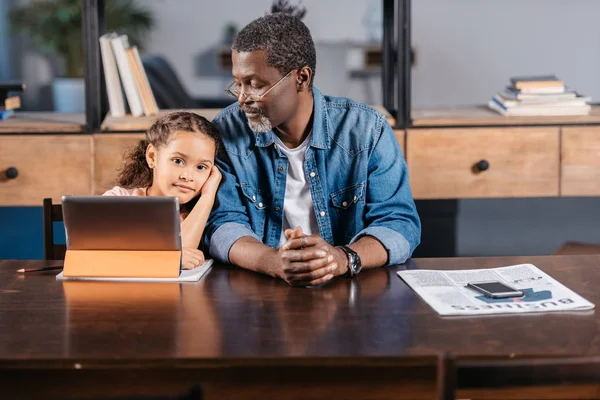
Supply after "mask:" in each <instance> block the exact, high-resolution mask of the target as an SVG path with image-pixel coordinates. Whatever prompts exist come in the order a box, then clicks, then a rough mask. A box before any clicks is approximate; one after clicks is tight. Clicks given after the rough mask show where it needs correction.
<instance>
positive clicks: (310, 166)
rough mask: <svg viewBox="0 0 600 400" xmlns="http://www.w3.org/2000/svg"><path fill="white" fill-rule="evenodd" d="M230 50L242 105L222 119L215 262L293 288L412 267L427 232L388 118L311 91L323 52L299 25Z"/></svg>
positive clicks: (291, 23)
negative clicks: (373, 270)
mask: <svg viewBox="0 0 600 400" xmlns="http://www.w3.org/2000/svg"><path fill="white" fill-rule="evenodd" d="M232 50H233V53H232V60H233V69H232V72H233V76H234V79H235V80H234V82H233V83H232V84H231V85H230V86H229V88H228V89H227V91H228V92H229V93H230V94H232V95H233V96H234V97H236V98H237V100H238V102H237V103H236V104H232V105H231V106H229V107H227V108H226V109H224V110H223V111H222V112H221V113H219V115H217V117H216V118H215V120H214V122H215V123H216V124H217V126H218V128H219V130H220V131H221V134H222V138H223V144H224V148H225V151H224V152H223V154H222V155H221V156H220V157H219V159H218V160H217V165H218V166H219V167H220V168H221V170H222V172H223V179H222V182H221V187H220V188H219V191H218V193H217V199H216V201H215V206H214V208H213V212H212V213H211V216H210V218H209V223H208V226H207V229H206V235H207V245H208V248H209V250H210V253H211V254H212V255H213V257H215V258H216V259H217V260H219V261H222V262H230V263H233V264H236V265H238V266H241V267H243V268H247V269H250V270H253V271H257V272H261V273H264V274H268V275H271V276H274V277H279V278H282V279H284V280H285V281H286V282H288V283H289V284H291V285H294V286H307V285H308V286H312V285H319V284H323V283H325V282H327V281H329V280H331V279H332V278H334V277H335V276H342V275H343V276H349V277H351V276H354V275H356V274H357V273H358V272H360V270H361V268H374V267H379V266H383V265H391V264H399V263H403V262H404V261H406V259H407V258H408V257H410V255H411V254H412V252H413V250H414V249H415V247H416V246H417V245H418V244H419V241H420V233H421V225H420V221H419V217H418V215H417V212H416V209H415V205H414V202H413V199H412V195H411V192H410V187H409V183H408V174H407V169H406V163H405V161H404V158H403V156H402V153H401V151H400V147H399V145H398V142H397V141H396V138H395V136H394V134H393V132H392V129H391V127H390V126H389V124H388V123H387V122H386V120H385V118H384V117H383V116H382V115H381V114H380V113H378V112H376V111H375V110H373V109H372V108H370V107H367V106H365V105H364V104H361V103H358V102H355V101H352V100H350V99H345V98H333V97H327V96H324V95H322V94H321V93H320V92H319V90H318V89H316V88H315V87H313V79H314V74H315V66H316V55H315V46H314V43H313V40H312V37H311V35H310V32H309V30H308V28H307V27H306V25H304V24H303V23H302V22H301V21H300V20H299V19H298V18H296V17H294V16H291V15H289V14H283V13H275V14H269V15H266V16H264V17H261V18H258V19H257V20H255V21H253V22H251V23H250V24H248V25H247V26H246V27H245V28H244V29H242V30H241V31H240V32H239V33H238V35H237V36H236V38H235V40H234V42H233V45H232Z"/></svg>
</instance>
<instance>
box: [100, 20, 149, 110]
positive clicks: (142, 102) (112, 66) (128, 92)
mask: <svg viewBox="0 0 600 400" xmlns="http://www.w3.org/2000/svg"><path fill="white" fill-rule="evenodd" d="M99 40H100V51H101V53H102V65H103V68H104V76H105V81H106V91H107V95H108V102H109V107H110V115H111V116H113V117H123V116H125V114H126V111H125V105H126V104H127V105H128V106H129V110H130V112H131V115H132V116H134V117H140V116H142V115H146V116H151V115H156V114H157V113H158V105H157V103H156V99H155V98H154V94H153V93H152V88H151V87H150V82H149V81H148V77H147V75H146V71H145V70H144V66H143V64H142V61H141V58H140V56H139V52H138V49H137V47H135V46H133V47H132V46H130V45H129V40H128V37H127V35H117V34H116V33H114V32H113V33H107V34H105V35H102V36H101V37H100V39H99ZM123 93H124V95H123Z"/></svg>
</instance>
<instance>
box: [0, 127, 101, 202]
mask: <svg viewBox="0 0 600 400" xmlns="http://www.w3.org/2000/svg"><path fill="white" fill-rule="evenodd" d="M91 159H92V137H91V136H90V135H79V134H72V135H7V136H0V206H7V205H11V206H12V205H14V206H20V205H24V206H41V205H42V200H43V199H44V198H45V197H51V198H52V199H53V201H54V202H55V203H59V202H60V200H61V197H62V196H63V195H90V193H91V188H92V169H91ZM15 172H16V176H14V175H15Z"/></svg>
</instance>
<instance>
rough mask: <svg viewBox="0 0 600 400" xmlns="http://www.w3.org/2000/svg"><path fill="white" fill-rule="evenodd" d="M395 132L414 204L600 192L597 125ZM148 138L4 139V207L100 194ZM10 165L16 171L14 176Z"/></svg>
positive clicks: (0, 186) (0, 198)
mask: <svg viewBox="0 0 600 400" xmlns="http://www.w3.org/2000/svg"><path fill="white" fill-rule="evenodd" d="M394 135H395V136H396V138H397V140H398V143H399V144H400V147H401V148H402V152H403V154H404V156H405V158H406V161H407V164H408V169H409V174H410V183H411V187H412V192H413V195H414V197H415V198H416V199H460V198H488V197H545V196H598V195H600V127H597V126H580V127H578V126H572V127H564V128H562V129H561V128H560V127H558V126H556V127H494V128H476V127H472V128H469V127H467V128H414V129H410V130H408V131H407V132H405V131H404V130H394ZM143 137H144V134H142V133H102V134H95V135H89V134H77V133H74V134H44V135H41V134H33V133H32V134H22V135H0V206H6V205H33V206H35V205H41V202H42V199H43V198H44V197H52V198H53V199H54V201H55V202H58V201H60V198H61V196H63V195H65V194H75V195H89V194H102V193H104V191H106V190H108V189H110V188H111V187H113V186H114V185H115V183H116V178H117V175H118V171H119V169H120V168H121V167H122V165H123V157H124V154H125V153H126V152H127V151H128V150H129V149H131V148H132V147H133V146H135V145H136V144H137V143H138V141H139V140H141V139H142V138H143ZM10 167H13V168H15V169H16V172H17V176H16V177H15V178H12V179H10V178H8V177H7V169H8V168H10ZM14 172H15V170H11V171H9V174H8V175H11V176H12V173H14Z"/></svg>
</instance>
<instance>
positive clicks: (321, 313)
mask: <svg viewBox="0 0 600 400" xmlns="http://www.w3.org/2000/svg"><path fill="white" fill-rule="evenodd" d="M526 262H531V263H533V264H535V265H537V266H538V267H539V268H541V269H542V270H544V271H546V272H547V273H549V274H550V275H551V276H553V277H554V278H556V279H558V280H559V281H561V282H562V283H563V284H565V285H566V286H567V287H569V288H571V289H573V290H574V291H576V292H578V293H579V294H581V295H582V296H583V297H585V298H587V299H588V300H590V301H591V302H593V303H595V304H600V291H599V290H598V287H599V285H600V256H591V255H589V256H553V257H502V258H454V259H415V260H411V261H409V262H408V263H407V265H406V267H407V268H420V269H469V268H482V267H495V266H504V265H512V264H518V263H526ZM47 263H48V262H44V261H1V262H0V369H1V373H0V388H1V389H0V390H2V398H3V399H5V398H12V397H11V396H15V397H17V396H20V398H31V399H34V398H73V397H78V396H79V398H82V397H83V396H84V395H87V396H90V395H92V394H93V395H97V396H100V395H126V394H132V393H136V394H153V395H159V394H174V393H183V392H184V391H185V390H186V389H187V388H189V387H190V386H191V385H193V384H198V383H200V384H202V388H203V390H204V393H205V396H206V398H208V399H224V398H228V399H238V398H240V399H241V398H278V397H282V398H286V399H325V398H327V399H331V398H340V399H352V398H373V399H391V398H396V399H407V398H413V399H415V398H431V397H432V395H433V393H434V389H435V388H434V375H435V368H434V360H435V357H436V356H437V355H438V354H440V353H441V352H444V351H452V353H453V354H454V355H456V356H457V357H459V358H463V359H464V358H469V359H471V358H473V359H484V358H495V357H499V358H506V357H515V356H516V357H548V356H564V355H600V334H599V329H598V328H599V322H600V319H599V317H598V315H597V314H596V313H595V312H594V311H586V312H570V313H568V312H565V313H554V314H552V313H549V314H538V315H533V314H530V315H520V316H518V315H517V316H482V317H472V318H465V317H460V318H457V317H444V318H442V317H439V316H438V315H437V314H436V313H435V312H434V311H433V310H432V309H431V308H430V307H429V306H428V305H427V304H425V303H424V302H423V301H422V300H421V299H420V298H419V297H418V296H417V295H416V294H415V293H413V292H412V291H411V290H410V289H409V288H408V287H407V286H406V285H405V284H404V282H403V281H402V280H400V279H399V278H398V277H397V275H396V274H395V272H396V271H397V270H399V269H402V268H404V266H398V267H391V268H381V269H376V270H371V271H365V272H364V273H362V274H361V275H359V276H358V277H357V279H354V280H349V279H338V280H336V281H334V282H332V283H331V284H329V285H327V286H325V287H322V288H313V289H302V288H291V287H289V286H287V285H286V284H285V283H284V282H282V281H278V280H275V279H271V278H269V277H265V276H261V275H257V274H254V273H251V272H247V271H245V270H241V269H238V268H234V267H231V266H223V265H218V266H216V267H214V268H213V269H212V270H211V271H210V272H209V273H208V275H207V276H206V277H205V278H203V279H202V280H201V281H200V282H198V283H192V284H181V285H180V284H170V283H161V284H151V283H104V282H58V281H56V280H55V279H54V275H55V274H56V272H41V273H29V274H27V275H25V276H24V275H22V274H18V273H16V272H15V270H16V269H17V268H23V267H34V266H41V265H46V264H47ZM54 263H56V262H54ZM477 393H479V394H477ZM484 394H485V393H484ZM459 395H460V396H461V397H462V398H464V397H467V398H472V396H473V395H474V394H473V392H465V391H463V392H459ZM475 395H476V396H479V397H485V398H490V397H489V396H488V395H485V396H484V395H482V394H481V393H480V392H475ZM531 396H535V398H555V399H556V398H569V397H574V396H578V397H579V398H598V397H599V396H600V387H586V388H583V389H581V390H580V391H573V390H571V389H560V388H553V389H552V390H542V391H541V392H540V391H539V390H538V391H527V390H525V391H523V390H520V391H514V390H513V391H510V390H505V391H501V392H494V398H517V397H519V398H524V397H531Z"/></svg>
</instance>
